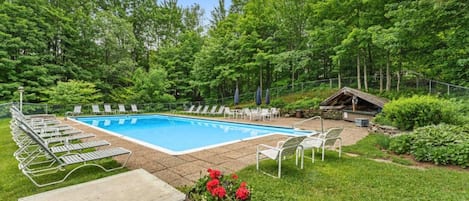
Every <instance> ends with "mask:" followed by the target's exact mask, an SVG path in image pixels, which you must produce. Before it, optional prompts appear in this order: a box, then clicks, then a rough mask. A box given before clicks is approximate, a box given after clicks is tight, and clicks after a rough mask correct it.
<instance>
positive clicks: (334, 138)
mask: <svg viewBox="0 0 469 201" xmlns="http://www.w3.org/2000/svg"><path fill="white" fill-rule="evenodd" d="M325 140H342V138H341V137H340V136H339V137H331V138H326V139H325Z"/></svg>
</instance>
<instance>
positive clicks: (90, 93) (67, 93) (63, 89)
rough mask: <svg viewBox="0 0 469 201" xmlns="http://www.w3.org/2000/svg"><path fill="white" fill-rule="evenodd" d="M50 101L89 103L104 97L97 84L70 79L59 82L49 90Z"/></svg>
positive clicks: (56, 102)
mask: <svg viewBox="0 0 469 201" xmlns="http://www.w3.org/2000/svg"><path fill="white" fill-rule="evenodd" d="M47 94H48V95H49V98H48V101H47V102H48V103H49V104H54V105H69V104H89V103H96V102H99V100H100V98H101V97H102V96H101V94H100V93H99V91H98V90H97V89H96V85H95V84H93V83H90V82H85V81H77V80H69V81H68V82H60V81H59V82H58V83H57V86H54V87H51V88H50V90H48V91H47Z"/></svg>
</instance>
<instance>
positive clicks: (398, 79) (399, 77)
mask: <svg viewBox="0 0 469 201" xmlns="http://www.w3.org/2000/svg"><path fill="white" fill-rule="evenodd" d="M396 74H397V86H396V90H397V91H399V85H400V84H401V72H400V71H398V72H397V73H396Z"/></svg>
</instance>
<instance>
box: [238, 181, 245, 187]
mask: <svg viewBox="0 0 469 201" xmlns="http://www.w3.org/2000/svg"><path fill="white" fill-rule="evenodd" d="M246 186H247V184H246V182H245V181H243V182H241V184H240V185H239V187H240V188H246Z"/></svg>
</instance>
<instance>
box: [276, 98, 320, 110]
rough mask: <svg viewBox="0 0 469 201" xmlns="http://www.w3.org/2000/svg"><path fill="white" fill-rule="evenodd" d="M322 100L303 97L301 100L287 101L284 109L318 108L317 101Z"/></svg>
mask: <svg viewBox="0 0 469 201" xmlns="http://www.w3.org/2000/svg"><path fill="white" fill-rule="evenodd" d="M321 102H322V99H319V98H303V99H301V100H298V101H295V102H293V103H289V104H287V105H286V106H285V109H286V110H296V109H302V110H307V109H319V103H321Z"/></svg>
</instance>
